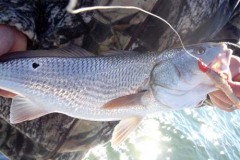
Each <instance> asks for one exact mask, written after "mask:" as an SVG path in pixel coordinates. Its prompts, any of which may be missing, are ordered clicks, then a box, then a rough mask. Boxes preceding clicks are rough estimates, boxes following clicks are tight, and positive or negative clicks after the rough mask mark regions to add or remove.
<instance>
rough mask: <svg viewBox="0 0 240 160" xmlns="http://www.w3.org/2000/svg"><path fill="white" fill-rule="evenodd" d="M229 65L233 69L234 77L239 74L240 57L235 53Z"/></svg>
mask: <svg viewBox="0 0 240 160" xmlns="http://www.w3.org/2000/svg"><path fill="white" fill-rule="evenodd" d="M229 67H230V71H231V74H232V77H233V78H234V77H235V76H237V75H239V72H240V58H239V57H237V56H234V55H233V56H232V57H231V61H230V65H229Z"/></svg>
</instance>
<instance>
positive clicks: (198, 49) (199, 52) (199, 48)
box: [194, 47, 206, 55]
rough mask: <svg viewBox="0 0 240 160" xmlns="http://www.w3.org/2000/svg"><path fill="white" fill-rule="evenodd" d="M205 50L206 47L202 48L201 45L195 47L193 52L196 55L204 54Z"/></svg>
mask: <svg viewBox="0 0 240 160" xmlns="http://www.w3.org/2000/svg"><path fill="white" fill-rule="evenodd" d="M205 51H206V49H205V48H203V47H198V48H196V49H195V50H194V52H195V53H196V54H197V55H201V54H204V53H205Z"/></svg>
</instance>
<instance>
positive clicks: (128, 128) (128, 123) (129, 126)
mask: <svg viewBox="0 0 240 160" xmlns="http://www.w3.org/2000/svg"><path fill="white" fill-rule="evenodd" d="M141 121H142V117H138V116H134V117H130V118H127V119H124V120H122V121H120V123H119V124H118V125H117V126H116V127H115V128H114V131H113V135H112V139H111V143H112V145H113V146H117V145H119V144H120V143H121V142H123V141H124V140H126V139H127V137H128V136H129V135H130V133H131V132H132V131H133V130H135V129H136V128H137V126H138V125H139V124H140V122H141Z"/></svg>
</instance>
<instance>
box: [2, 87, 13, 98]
mask: <svg viewBox="0 0 240 160" xmlns="http://www.w3.org/2000/svg"><path fill="white" fill-rule="evenodd" d="M0 96H2V97H5V98H13V97H15V96H16V94H14V93H12V92H8V91H5V90H2V89H0Z"/></svg>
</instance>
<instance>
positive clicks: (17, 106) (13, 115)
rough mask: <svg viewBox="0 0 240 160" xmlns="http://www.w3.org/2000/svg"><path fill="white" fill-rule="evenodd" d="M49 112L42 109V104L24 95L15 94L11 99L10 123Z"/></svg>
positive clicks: (31, 118)
mask: <svg viewBox="0 0 240 160" xmlns="http://www.w3.org/2000/svg"><path fill="white" fill-rule="evenodd" d="M49 113H51V112H50V111H47V110H45V109H44V107H43V106H42V104H39V103H37V102H34V101H33V100H30V99H28V98H26V97H22V96H16V97H15V98H14V99H13V100H12V104H11V108H10V123H12V124H16V123H20V122H23V121H27V120H33V119H36V118H38V117H41V116H44V115H46V114H49Z"/></svg>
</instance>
